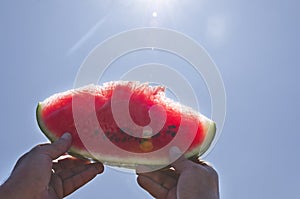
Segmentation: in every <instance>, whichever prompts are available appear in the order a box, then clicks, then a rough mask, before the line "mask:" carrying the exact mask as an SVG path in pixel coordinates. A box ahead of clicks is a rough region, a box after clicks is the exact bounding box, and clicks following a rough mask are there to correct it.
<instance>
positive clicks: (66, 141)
mask: <svg viewBox="0 0 300 199" xmlns="http://www.w3.org/2000/svg"><path fill="white" fill-rule="evenodd" d="M71 143H72V136H71V134H70V133H65V134H63V135H62V136H61V137H60V138H59V139H58V140H56V141H55V142H53V143H52V144H48V145H44V146H42V147H44V150H43V151H44V152H45V153H46V154H47V155H49V156H50V157H51V158H52V159H53V160H54V159H56V158H58V157H59V156H61V155H63V154H64V153H66V152H67V151H68V150H69V148H70V147H71Z"/></svg>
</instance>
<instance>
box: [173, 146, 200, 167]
mask: <svg viewBox="0 0 300 199" xmlns="http://www.w3.org/2000/svg"><path fill="white" fill-rule="evenodd" d="M169 155H170V159H171V160H175V161H174V162H172V163H171V166H173V167H174V168H175V170H176V172H178V173H181V172H182V171H184V170H186V169H188V168H192V167H193V166H195V165H197V164H196V163H194V162H192V161H190V160H188V159H186V158H185V157H184V156H183V155H182V152H181V151H180V149H179V148H178V147H172V148H171V149H170V151H169Z"/></svg>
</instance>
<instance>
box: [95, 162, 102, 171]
mask: <svg viewBox="0 0 300 199" xmlns="http://www.w3.org/2000/svg"><path fill="white" fill-rule="evenodd" d="M94 166H95V168H96V169H97V170H98V171H99V173H102V172H103V168H104V167H103V164H102V163H94Z"/></svg>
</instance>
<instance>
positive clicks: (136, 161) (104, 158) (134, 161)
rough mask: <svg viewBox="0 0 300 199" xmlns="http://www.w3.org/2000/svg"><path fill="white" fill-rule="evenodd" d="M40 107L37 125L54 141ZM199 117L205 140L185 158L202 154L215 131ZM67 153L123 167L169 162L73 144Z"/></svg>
mask: <svg viewBox="0 0 300 199" xmlns="http://www.w3.org/2000/svg"><path fill="white" fill-rule="evenodd" d="M42 109H43V103H42V102H40V103H38V106H37V109H36V118H37V122H38V126H39V127H40V129H41V130H42V132H43V134H44V135H45V136H46V137H47V138H48V139H49V140H50V141H51V142H54V141H56V140H57V139H58V137H56V136H55V135H54V134H53V133H52V132H51V131H49V130H48V129H47V127H46V125H45V124H44V122H43V119H42V115H41V113H42ZM199 117H200V118H199V119H200V121H201V122H202V124H204V127H205V129H204V131H205V132H206V136H205V140H204V141H203V143H202V144H200V145H199V146H198V147H196V148H194V149H193V150H191V151H187V152H185V154H184V156H185V157H186V158H194V157H200V156H201V155H202V154H204V153H205V152H206V151H207V150H208V149H209V147H210V145H211V143H212V141H213V139H214V137H215V133H216V125H215V122H213V121H212V120H210V119H208V118H206V117H205V116H203V115H201V114H199ZM68 153H69V154H70V155H72V156H74V157H78V158H81V159H92V160H94V161H99V162H102V163H104V164H106V165H111V166H118V167H125V168H135V167H136V166H137V165H149V166H150V165H152V166H159V165H168V164H169V163H170V160H169V157H162V158H161V159H159V158H157V159H149V158H142V157H139V158H134V157H133V158H129V157H125V158H122V157H114V156H110V155H105V154H94V153H93V154H91V153H89V152H88V151H86V150H82V149H78V148H76V147H74V146H72V147H71V148H70V149H69V151H68Z"/></svg>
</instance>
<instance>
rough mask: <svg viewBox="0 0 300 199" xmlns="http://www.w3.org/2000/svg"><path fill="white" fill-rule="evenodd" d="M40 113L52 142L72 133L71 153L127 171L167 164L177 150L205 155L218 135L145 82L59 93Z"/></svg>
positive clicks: (207, 121)
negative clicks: (125, 168) (171, 153)
mask: <svg viewBox="0 0 300 199" xmlns="http://www.w3.org/2000/svg"><path fill="white" fill-rule="evenodd" d="M112 107H113V108H112ZM153 107H154V108H153ZM126 110H127V112H128V114H129V116H128V114H126V113H125V112H126ZM36 113H37V121H38V125H39V127H40V129H41V130H42V132H43V133H44V134H45V135H46V136H47V137H48V138H49V140H50V141H51V142H53V141H55V140H56V139H58V138H59V137H60V136H61V135H62V134H63V133H65V132H69V133H71V134H72V138H73V141H72V147H71V148H70V153H71V154H74V155H78V156H81V157H85V158H91V159H95V160H97V161H101V162H103V163H106V164H110V165H117V166H122V167H132V166H135V165H139V164H142V165H167V164H169V163H170V162H169V161H170V160H169V157H168V151H169V149H170V147H172V146H177V147H179V148H180V149H181V151H184V152H185V153H184V155H185V156H186V157H187V158H191V157H195V156H200V155H202V154H203V153H204V152H205V151H206V150H207V149H208V148H209V146H210V144H211V142H212V140H213V138H214V136H215V132H216V127H215V123H214V122H213V121H212V120H210V119H208V118H207V117H205V116H203V115H202V114H200V113H198V112H196V111H194V110H192V109H191V108H189V107H187V106H184V105H181V104H179V103H178V102H175V101H173V100H171V99H169V98H167V97H166V96H165V88H164V87H162V86H149V85H148V84H147V83H142V84H141V83H139V82H127V81H115V82H108V83H105V84H103V85H102V86H100V85H88V86H85V87H82V88H78V89H72V90H69V91H66V92H62V93H58V94H55V95H53V96H51V97H49V98H47V99H46V100H44V101H43V102H40V103H39V104H38V106H37V111H36ZM128 117H130V118H129V119H128ZM116 118H117V119H116ZM133 124H134V125H133Z"/></svg>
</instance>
